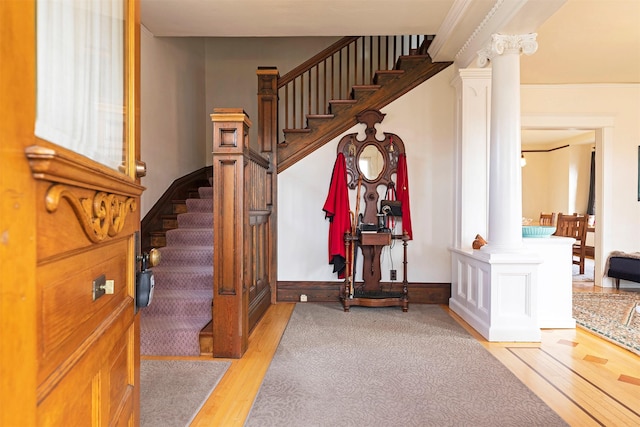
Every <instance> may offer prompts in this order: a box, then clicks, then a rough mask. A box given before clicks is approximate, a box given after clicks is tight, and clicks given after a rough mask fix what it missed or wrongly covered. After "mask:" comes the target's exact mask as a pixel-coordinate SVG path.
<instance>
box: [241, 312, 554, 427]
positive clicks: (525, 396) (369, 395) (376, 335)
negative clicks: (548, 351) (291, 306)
mask: <svg viewBox="0 0 640 427" xmlns="http://www.w3.org/2000/svg"><path fill="white" fill-rule="evenodd" d="M245 425H246V426H260V427H265V426H305V427H307V426H475V427H479V426H546V427H549V426H561V425H562V426H564V425H566V424H565V423H564V421H563V420H562V419H561V418H560V417H559V416H558V415H557V414H556V413H555V412H553V410H551V409H550V408H549V407H548V406H547V405H546V404H545V403H544V402H542V400H540V399H539V398H538V397H537V396H536V395H535V394H533V393H532V392H531V391H530V390H529V389H528V388H527V387H526V386H525V385H524V384H523V383H522V382H520V380H518V379H517V378H516V377H515V376H514V375H513V374H512V373H511V372H510V371H509V370H508V369H507V368H506V367H505V366H503V365H502V364H501V363H500V362H499V361H498V360H497V359H495V358H494V357H493V356H492V355H491V354H490V353H489V352H488V351H486V350H485V349H484V347H482V345H481V344H480V343H479V342H478V341H476V340H475V339H474V338H473V337H472V336H471V335H469V333H467V332H466V331H465V330H464V329H463V328H462V327H461V326H459V325H458V324H457V323H456V322H455V320H453V319H452V318H451V317H450V316H449V315H448V314H447V313H446V312H445V311H444V310H443V309H442V308H441V307H439V306H436V305H417V304H414V305H411V306H410V308H409V312H408V313H403V312H402V310H400V309H399V308H395V307H394V308H366V307H352V308H351V312H350V313H344V312H343V311H342V307H341V306H340V305H339V304H297V305H296V308H295V310H294V312H293V315H292V317H291V320H290V321H289V324H288V326H287V329H286V330H285V333H284V335H283V337H282V341H281V342H280V345H279V346H278V349H277V351H276V354H275V356H274V358H273V361H272V362H271V365H270V367H269V370H268V371H267V374H266V376H265V378H264V381H263V383H262V387H261V389H260V391H259V392H258V395H257V396H256V399H255V402H254V405H253V407H252V409H251V412H250V414H249V417H248V418H247V421H246V424H245Z"/></svg>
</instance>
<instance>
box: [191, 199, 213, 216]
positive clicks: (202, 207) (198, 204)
mask: <svg viewBox="0 0 640 427" xmlns="http://www.w3.org/2000/svg"><path fill="white" fill-rule="evenodd" d="M186 204H187V211H188V212H208V213H213V199H187V201H186Z"/></svg>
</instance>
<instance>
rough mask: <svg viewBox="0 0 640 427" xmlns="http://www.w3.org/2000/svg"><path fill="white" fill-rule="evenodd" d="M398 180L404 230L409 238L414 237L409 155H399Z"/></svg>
mask: <svg viewBox="0 0 640 427" xmlns="http://www.w3.org/2000/svg"><path fill="white" fill-rule="evenodd" d="M396 180H397V181H398V183H397V184H396V197H397V198H398V200H399V201H400V203H401V204H402V232H403V233H407V235H408V236H409V239H410V240H411V239H413V230H412V229H411V206H410V204H409V176H408V173H407V156H406V155H405V154H400V155H399V156H398V171H397V177H396Z"/></svg>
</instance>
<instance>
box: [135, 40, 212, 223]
mask: <svg viewBox="0 0 640 427" xmlns="http://www.w3.org/2000/svg"><path fill="white" fill-rule="evenodd" d="M140 44H141V46H140V54H141V66H140V74H141V77H140V80H141V101H140V104H141V105H140V108H141V128H140V133H141V137H140V151H141V156H140V157H141V159H142V161H144V162H146V163H147V176H146V177H144V178H142V181H141V182H142V185H144V186H145V187H147V190H146V191H145V192H144V193H143V194H142V207H141V216H142V217H144V215H145V214H146V213H147V212H148V211H149V209H151V208H152V207H153V205H154V203H155V202H156V201H157V200H158V199H159V198H160V197H161V196H162V194H163V193H164V192H165V190H166V189H167V188H168V187H169V186H170V185H171V183H172V182H173V181H175V180H176V179H177V178H180V177H181V176H184V175H186V174H188V173H191V172H193V171H195V170H197V169H200V168H202V167H203V166H205V165H206V162H205V160H206V158H205V156H204V146H205V142H206V140H205V130H206V128H205V122H206V119H207V118H208V116H207V114H206V110H205V102H204V99H205V98H204V94H205V89H204V83H205V76H204V41H203V40H202V39H194V38H163V37H154V36H153V35H152V34H151V33H150V32H149V31H148V30H147V29H146V28H144V27H142V31H141V43H140Z"/></svg>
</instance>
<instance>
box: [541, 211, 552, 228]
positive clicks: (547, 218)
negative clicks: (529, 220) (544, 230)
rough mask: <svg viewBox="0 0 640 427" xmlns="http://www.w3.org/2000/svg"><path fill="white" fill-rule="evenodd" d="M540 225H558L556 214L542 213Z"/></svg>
mask: <svg viewBox="0 0 640 427" xmlns="http://www.w3.org/2000/svg"><path fill="white" fill-rule="evenodd" d="M539 222H540V225H556V213H555V212H552V213H544V212H540V221H539Z"/></svg>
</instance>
